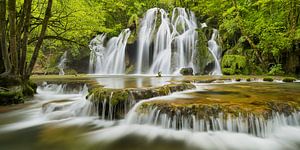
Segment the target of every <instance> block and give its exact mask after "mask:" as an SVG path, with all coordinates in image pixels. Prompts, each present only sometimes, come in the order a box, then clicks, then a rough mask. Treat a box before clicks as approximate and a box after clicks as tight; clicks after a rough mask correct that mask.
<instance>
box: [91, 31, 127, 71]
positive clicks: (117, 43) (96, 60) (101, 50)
mask: <svg viewBox="0 0 300 150" xmlns="http://www.w3.org/2000/svg"><path fill="white" fill-rule="evenodd" d="M129 36H130V30H129V29H125V30H123V31H122V32H121V33H120V35H119V36H118V37H113V38H111V39H110V40H109V41H108V42H107V44H106V46H104V43H105V42H104V41H105V38H106V35H105V34H102V35H98V36H96V37H95V38H94V39H93V40H92V41H91V42H90V45H89V47H90V50H91V55H90V66H89V70H90V73H96V74H124V73H125V48H126V44H127V40H128V38H129Z"/></svg>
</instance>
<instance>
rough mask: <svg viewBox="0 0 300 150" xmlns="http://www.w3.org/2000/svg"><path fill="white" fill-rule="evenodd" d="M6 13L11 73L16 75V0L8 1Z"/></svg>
mask: <svg viewBox="0 0 300 150" xmlns="http://www.w3.org/2000/svg"><path fill="white" fill-rule="evenodd" d="M8 13H9V16H8V17H9V39H10V40H9V44H10V55H11V64H12V74H13V75H17V71H18V53H17V41H16V34H17V33H16V16H17V15H16V0H9V1H8Z"/></svg>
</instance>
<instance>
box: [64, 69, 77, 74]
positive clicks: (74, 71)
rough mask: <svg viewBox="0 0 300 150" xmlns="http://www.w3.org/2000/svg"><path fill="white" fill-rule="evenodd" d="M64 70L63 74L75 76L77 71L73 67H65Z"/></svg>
mask: <svg viewBox="0 0 300 150" xmlns="http://www.w3.org/2000/svg"><path fill="white" fill-rule="evenodd" d="M64 72H65V75H75V76H77V74H78V73H77V71H76V70H74V69H66V70H64Z"/></svg>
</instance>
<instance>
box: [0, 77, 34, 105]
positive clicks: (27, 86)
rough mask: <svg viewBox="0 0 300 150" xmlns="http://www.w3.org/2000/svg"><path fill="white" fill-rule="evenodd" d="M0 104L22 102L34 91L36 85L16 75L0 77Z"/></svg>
mask: <svg viewBox="0 0 300 150" xmlns="http://www.w3.org/2000/svg"><path fill="white" fill-rule="evenodd" d="M0 81H1V82H0V105H9V104H18V103H23V102H24V100H25V99H26V98H27V97H31V96H33V95H34V93H36V89H37V85H36V84H35V83H33V82H32V81H28V80H21V79H20V77H18V76H6V77H0Z"/></svg>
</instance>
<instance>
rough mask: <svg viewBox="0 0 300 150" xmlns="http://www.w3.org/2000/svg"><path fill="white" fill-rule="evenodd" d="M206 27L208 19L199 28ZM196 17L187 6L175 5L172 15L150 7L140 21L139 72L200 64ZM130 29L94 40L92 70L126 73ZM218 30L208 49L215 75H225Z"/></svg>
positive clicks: (175, 69)
mask: <svg viewBox="0 0 300 150" xmlns="http://www.w3.org/2000/svg"><path fill="white" fill-rule="evenodd" d="M204 27H207V25H206V24H205V23H202V24H201V27H200V28H204ZM197 28H198V27H197V20H196V17H195V15H194V13H193V12H191V11H188V10H186V9H184V8H174V9H173V11H172V13H171V16H170V15H169V14H168V13H167V12H166V11H165V10H163V9H160V8H152V9H149V10H148V11H147V12H146V14H145V16H144V18H143V19H142V21H141V25H140V27H139V32H138V36H137V49H136V51H137V52H136V53H137V55H136V62H135V64H133V65H134V66H135V73H136V74H152V75H153V74H157V73H158V72H161V73H162V74H179V72H180V69H181V68H193V70H194V72H195V73H197V72H198V71H199V68H198V66H197V64H196V61H195V57H196V53H197V42H198V33H197V31H196V29H197ZM129 36H130V30H129V29H125V30H123V31H122V32H121V34H120V35H119V36H118V37H113V38H111V39H110V40H109V41H108V42H107V44H106V45H105V41H106V34H101V35H98V36H96V37H95V38H94V39H93V40H91V42H90V44H89V47H90V49H91V54H90V65H89V73H91V74H94V73H95V74H124V73H125V49H126V44H127V39H128V37H129ZM217 36H218V31H217V30H216V29H214V32H213V35H212V38H211V39H210V40H209V41H208V46H209V51H210V53H211V54H212V55H213V58H214V60H215V67H214V70H213V71H212V73H211V74H212V75H222V72H221V67H220V53H219V50H220V48H219V46H218V44H217V42H216V39H217Z"/></svg>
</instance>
